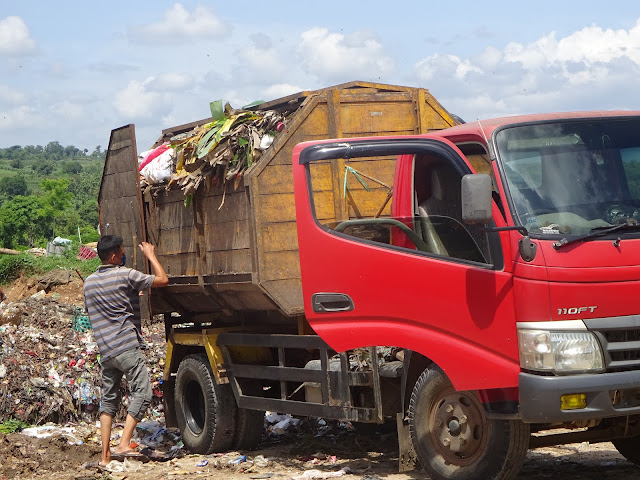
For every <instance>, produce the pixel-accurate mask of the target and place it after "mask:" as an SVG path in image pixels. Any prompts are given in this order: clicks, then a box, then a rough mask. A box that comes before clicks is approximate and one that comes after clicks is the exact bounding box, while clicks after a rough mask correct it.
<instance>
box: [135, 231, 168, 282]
mask: <svg viewBox="0 0 640 480" xmlns="http://www.w3.org/2000/svg"><path fill="white" fill-rule="evenodd" d="M139 246H140V250H142V253H143V254H144V256H145V257H147V259H148V260H149V263H150V264H151V268H152V269H153V274H154V275H155V279H154V280H153V283H152V284H151V286H152V287H166V286H167V285H169V277H167V274H166V273H165V272H164V268H162V265H160V262H159V261H158V259H157V258H156V247H154V246H153V245H151V244H150V243H147V242H142V243H141V244H140V245H139Z"/></svg>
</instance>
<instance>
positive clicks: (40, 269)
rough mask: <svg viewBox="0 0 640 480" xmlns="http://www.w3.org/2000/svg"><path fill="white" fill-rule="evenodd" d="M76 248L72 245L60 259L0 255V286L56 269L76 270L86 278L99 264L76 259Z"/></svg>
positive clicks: (29, 255)
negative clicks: (21, 277)
mask: <svg viewBox="0 0 640 480" xmlns="http://www.w3.org/2000/svg"><path fill="white" fill-rule="evenodd" d="M78 248H79V247H78V245H77V244H75V243H74V244H72V246H71V248H70V249H69V250H67V251H66V252H65V254H64V255H62V256H60V257H55V256H51V257H34V256H33V255H31V254H28V253H21V254H20V255H0V284H2V285H5V284H7V283H11V282H13V281H14V280H15V279H17V278H18V277H20V276H21V275H25V276H31V275H39V274H44V273H47V272H49V271H51V270H56V269H62V270H70V271H75V270H76V269H77V270H78V271H79V272H80V274H81V275H82V276H83V277H84V278H86V277H87V275H90V274H91V273H93V272H95V271H96V269H97V268H98V265H100V263H101V262H100V259H99V258H98V257H96V258H92V259H91V260H80V259H78V258H77V255H78Z"/></svg>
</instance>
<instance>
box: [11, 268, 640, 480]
mask: <svg viewBox="0 0 640 480" xmlns="http://www.w3.org/2000/svg"><path fill="white" fill-rule="evenodd" d="M32 283H33V282H32V281H30V280H29V279H20V280H19V281H18V282H16V283H15V284H14V285H12V286H10V287H8V288H5V293H7V295H8V296H9V299H10V300H12V301H15V300H18V299H20V298H24V297H25V296H28V295H31V294H33V293H35V292H36V289H35V286H34V285H32ZM47 297H51V298H55V299H59V300H60V301H61V302H66V303H73V304H77V305H80V304H81V303H82V297H81V282H80V280H79V279H74V281H73V282H72V283H70V284H68V285H63V286H59V287H55V288H54V289H52V290H51V291H50V292H49V293H48V294H47ZM76 427H77V428H79V429H82V430H83V431H84V435H83V436H82V438H83V442H82V444H81V445H75V444H70V443H69V439H68V438H67V437H63V436H59V435H54V436H51V437H48V438H43V439H39V438H34V437H31V436H26V435H23V434H19V433H12V434H7V435H4V434H0V480H10V479H25V480H29V479H50V478H56V479H62V480H72V479H73V480H89V479H102V480H108V479H114V480H124V479H130V480H143V479H144V480H161V479H162V480H168V479H180V478H187V477H188V478H209V479H216V480H222V479H225V480H226V479H229V480H239V479H266V478H274V479H282V480H289V479H296V478H301V479H302V478H304V479H310V478H330V477H334V476H337V475H339V472H340V471H341V470H342V472H343V473H345V472H350V473H348V474H345V478H346V479H350V478H353V479H358V480H360V479H362V480H376V479H388V480H411V479H423V478H426V477H425V475H424V474H421V473H420V472H409V473H403V474H400V473H398V450H397V438H396V434H395V433H384V432H382V431H380V432H375V433H371V432H369V433H367V434H364V433H362V432H358V431H352V430H349V431H340V432H335V433H334V434H326V435H323V436H321V437H318V436H317V432H315V431H314V430H313V429H306V430H305V429H301V430H299V431H297V432H293V433H291V434H286V435H283V436H281V437H280V438H277V439H274V438H270V437H269V438H267V437H265V438H264V439H263V442H262V444H261V445H260V447H259V449H258V450H256V451H253V452H230V453H226V454H213V455H191V454H188V453H187V454H185V455H184V456H182V457H181V458H174V459H171V460H168V461H151V462H149V463H146V464H142V463H140V462H135V461H129V460H127V461H126V462H124V463H123V462H115V461H114V462H112V463H111V464H110V465H109V469H110V471H105V470H99V469H98V468H97V467H96V464H97V460H98V459H99V458H100V445H99V440H98V439H99V433H98V428H97V427H96V425H94V424H82V425H76ZM243 455H245V456H246V462H243V463H237V464H236V463H230V462H232V461H233V460H236V459H238V458H239V457H241V456H243ZM311 470H315V471H316V472H315V475H312V473H313V472H311ZM305 472H306V473H305ZM517 478H518V479H519V480H533V479H536V480H537V479H540V478H543V479H544V478H552V479H555V478H562V479H563V480H578V479H591V480H595V479H598V480H602V479H613V478H615V479H617V480H619V479H629V478H640V468H638V467H637V466H635V465H633V464H631V463H630V462H628V461H626V460H625V459H624V458H623V457H622V456H621V455H620V454H619V453H618V452H617V451H616V449H615V448H614V447H613V445H612V444H611V443H599V444H593V445H592V444H588V443H579V444H571V445H562V446H556V447H547V448H539V449H536V450H531V451H530V452H529V454H528V457H527V460H526V463H525V464H524V466H523V468H522V471H521V473H520V475H519V476H518V477H517Z"/></svg>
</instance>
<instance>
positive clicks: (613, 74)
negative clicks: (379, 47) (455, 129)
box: [414, 20, 640, 119]
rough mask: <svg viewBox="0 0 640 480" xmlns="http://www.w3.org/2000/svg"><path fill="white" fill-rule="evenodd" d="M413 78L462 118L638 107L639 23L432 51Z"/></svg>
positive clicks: (418, 64)
mask: <svg viewBox="0 0 640 480" xmlns="http://www.w3.org/2000/svg"><path fill="white" fill-rule="evenodd" d="M414 74H415V75H416V78H417V80H418V82H419V83H422V82H425V86H426V87H428V88H429V89H430V90H431V91H432V92H433V93H434V95H436V96H438V95H439V100H440V101H441V102H442V103H443V105H445V106H446V108H447V109H449V110H450V111H452V112H455V113H457V114H459V115H460V116H462V117H463V118H464V117H469V118H468V119H473V118H477V116H481V117H487V116H495V115H510V114H518V113H531V112H540V111H563V110H576V109H608V108H614V107H619V106H620V105H626V106H627V108H639V107H640V93H636V92H635V89H634V88H633V87H632V86H634V85H635V84H636V83H637V78H638V76H639V75H640V20H639V21H638V22H636V24H635V25H634V26H633V27H632V28H630V29H629V30H611V29H603V28H601V27H598V26H590V27H585V28H583V29H581V30H579V31H576V32H573V33H571V34H569V35H567V36H565V37H561V38H559V37H558V35H557V34H556V33H555V32H551V33H549V34H545V35H543V36H541V37H540V38H538V39H537V40H536V41H534V42H531V43H529V44H522V43H516V42H512V43H509V44H507V45H505V46H504V47H503V48H502V50H500V49H497V48H495V47H493V46H492V47H487V48H485V49H484V51H482V52H481V53H480V54H477V55H475V56H473V57H469V58H459V57H457V56H454V55H446V54H435V55H431V56H429V57H427V58H424V59H422V60H420V61H419V62H417V63H416V64H415V66H414ZM438 92H444V95H442V94H439V93H438Z"/></svg>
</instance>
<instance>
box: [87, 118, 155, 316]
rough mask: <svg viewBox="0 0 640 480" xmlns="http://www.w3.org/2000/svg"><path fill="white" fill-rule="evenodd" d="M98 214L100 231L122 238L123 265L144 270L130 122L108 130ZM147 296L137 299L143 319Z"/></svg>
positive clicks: (143, 236) (139, 194)
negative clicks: (124, 258) (125, 258)
mask: <svg viewBox="0 0 640 480" xmlns="http://www.w3.org/2000/svg"><path fill="white" fill-rule="evenodd" d="M98 213H99V216H100V233H101V234H102V235H119V236H121V237H122V238H123V240H124V248H125V252H126V254H127V262H126V266H127V267H130V268H135V269H136V270H140V271H142V272H148V268H147V262H146V260H145V257H144V255H142V254H141V252H140V249H139V248H138V244H139V243H140V242H142V241H145V240H146V233H145V226H144V220H143V217H142V192H141V190H140V175H139V173H138V152H137V149H136V135H135V127H134V126H133V125H126V126H124V127H120V128H116V129H115V130H112V131H111V137H110V139H109V148H108V149H107V157H106V159H105V162H104V170H103V172H102V183H101V184H100V192H99V194H98ZM148 299H149V296H148V295H146V294H145V295H144V296H143V297H141V298H140V308H141V315H142V317H143V318H148V316H149V302H148Z"/></svg>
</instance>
